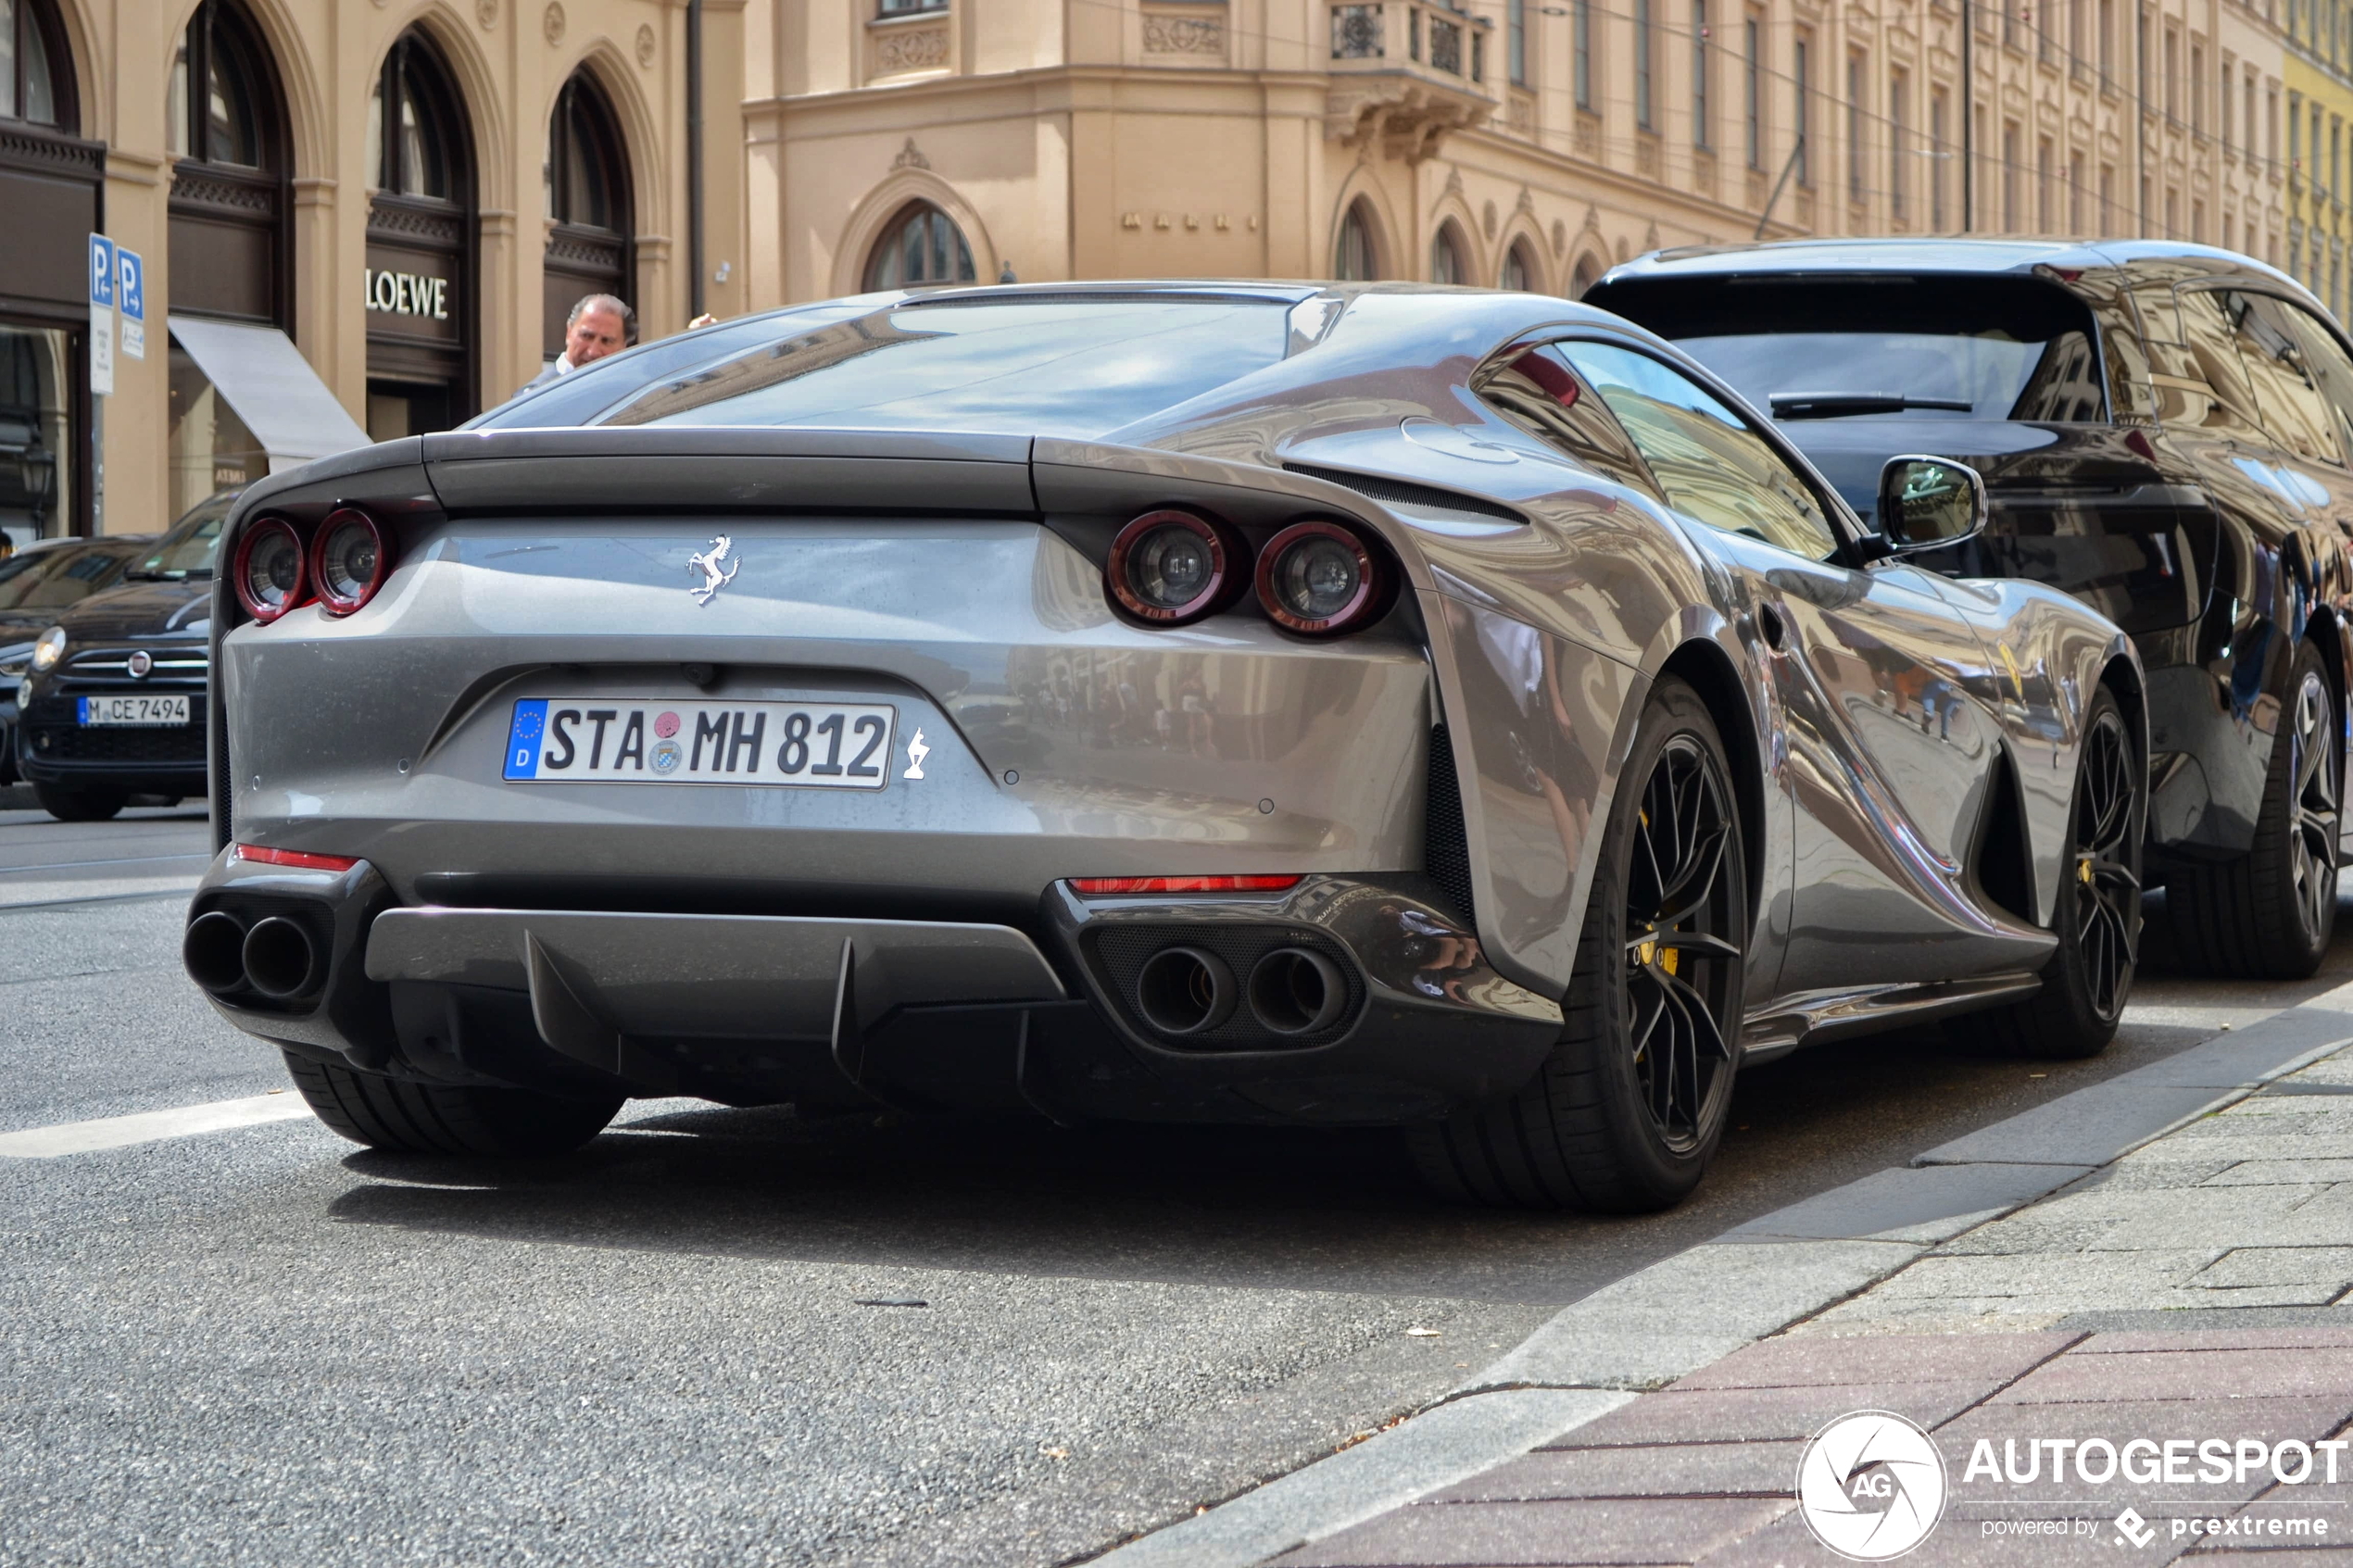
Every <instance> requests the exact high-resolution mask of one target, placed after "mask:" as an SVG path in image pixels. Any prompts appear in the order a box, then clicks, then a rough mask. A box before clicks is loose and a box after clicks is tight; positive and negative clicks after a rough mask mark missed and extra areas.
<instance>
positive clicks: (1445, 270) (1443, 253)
mask: <svg viewBox="0 0 2353 1568" xmlns="http://www.w3.org/2000/svg"><path fill="white" fill-rule="evenodd" d="M1429 281H1430V282H1433V283H1466V282H1470V267H1469V264H1468V263H1466V262H1465V261H1464V259H1463V242H1462V237H1461V236H1460V235H1458V234H1456V233H1455V232H1454V226H1453V224H1452V223H1441V224H1440V225H1439V228H1438V237H1437V238H1436V239H1434V240H1432V241H1430V242H1429Z"/></svg>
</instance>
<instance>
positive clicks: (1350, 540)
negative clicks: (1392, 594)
mask: <svg viewBox="0 0 2353 1568" xmlns="http://www.w3.org/2000/svg"><path fill="white" fill-rule="evenodd" d="M1386 588H1387V580H1386V579H1385V577H1384V576H1383V575H1382V569H1381V563H1380V558H1379V557H1378V556H1376V555H1374V554H1373V552H1372V551H1371V550H1369V549H1367V548H1365V542H1364V541H1363V540H1361V539H1359V538H1357V537H1356V535H1355V534H1353V533H1350V532H1349V531H1348V530H1347V529H1345V528H1342V527H1341V526H1340V524H1338V523H1336V522H1320V521H1309V522H1294V523H1292V524H1291V525H1290V527H1289V528H1286V529H1284V530H1283V531H1282V532H1281V533H1277V534H1276V535H1275V536H1274V537H1273V538H1272V539H1269V540H1267V541H1266V547H1265V549H1263V550H1261V551H1259V552H1258V602H1259V603H1260V604H1262V605H1264V606H1265V608H1266V613H1267V615H1269V616H1270V617H1272V618H1273V620H1274V621H1275V624H1276V625H1277V626H1281V627H1283V628H1285V629H1287V630H1289V631H1292V632H1297V633H1301V634H1302V635H1303V636H1310V637H1331V636H1338V635H1339V634H1340V633H1342V632H1353V631H1354V630H1355V629H1356V628H1357V627H1359V626H1362V625H1364V624H1365V622H1366V621H1370V620H1371V619H1372V617H1373V614H1374V612H1375V611H1376V610H1378V608H1380V601H1381V596H1382V595H1383V593H1384V592H1385V591H1386Z"/></svg>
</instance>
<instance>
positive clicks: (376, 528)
mask: <svg viewBox="0 0 2353 1568" xmlns="http://www.w3.org/2000/svg"><path fill="white" fill-rule="evenodd" d="M351 521H358V522H359V524H360V525H361V526H362V527H364V528H366V529H367V531H368V533H369V534H370V535H371V537H373V538H374V540H375V541H376V569H375V571H374V572H373V573H371V575H370V576H369V578H368V582H367V584H366V586H364V587H362V588H361V589H360V590H359V593H358V594H357V595H356V596H352V597H350V598H346V597H345V596H342V595H340V594H338V593H336V592H335V591H334V590H333V588H332V587H330V586H329V585H328V584H329V583H331V582H332V581H333V580H332V579H331V578H330V577H329V576H328V574H327V542H328V541H329V540H330V539H332V538H333V537H334V534H335V531H336V530H337V529H338V528H340V527H342V526H344V525H345V524H346V523H348V522H351ZM309 566H310V585H311V589H312V591H313V592H315V593H316V594H317V595H318V596H319V603H320V605H321V608H324V609H325V610H326V611H327V613H328V614H330V615H349V614H350V613H351V612H352V611H353V610H355V609H358V608H359V607H360V606H361V605H364V604H366V603H367V602H368V601H369V600H370V599H372V598H374V597H375V596H376V590H377V589H379V588H381V587H383V586H384V579H385V578H386V577H388V576H390V575H391V574H392V547H391V543H390V541H388V540H387V539H386V538H385V537H384V527H383V525H382V524H380V523H378V522H377V521H376V520H375V519H374V518H372V517H370V516H369V515H368V514H367V513H366V512H363V511H361V510H360V509H359V508H357V507H343V508H338V509H337V510H334V511H332V512H329V513H328V514H327V521H324V522H322V523H321V524H320V525H319V532H318V533H316V534H314V535H312V537H311V540H310V562H309Z"/></svg>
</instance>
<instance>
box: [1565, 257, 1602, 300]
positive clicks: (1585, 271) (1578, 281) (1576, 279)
mask: <svg viewBox="0 0 2353 1568" xmlns="http://www.w3.org/2000/svg"><path fill="white" fill-rule="evenodd" d="M1601 281H1602V264H1601V262H1600V261H1599V260H1598V259H1596V258H1595V257H1594V256H1593V254H1592V252H1591V251H1588V252H1586V253H1585V254H1584V255H1583V256H1580V257H1578V258H1577V270H1576V271H1575V272H1573V273H1571V274H1570V276H1569V283H1568V297H1569V298H1571V299H1582V298H1584V297H1585V291H1586V290H1587V289H1590V288H1592V286H1593V285H1594V284H1595V283H1598V282H1601Z"/></svg>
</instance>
